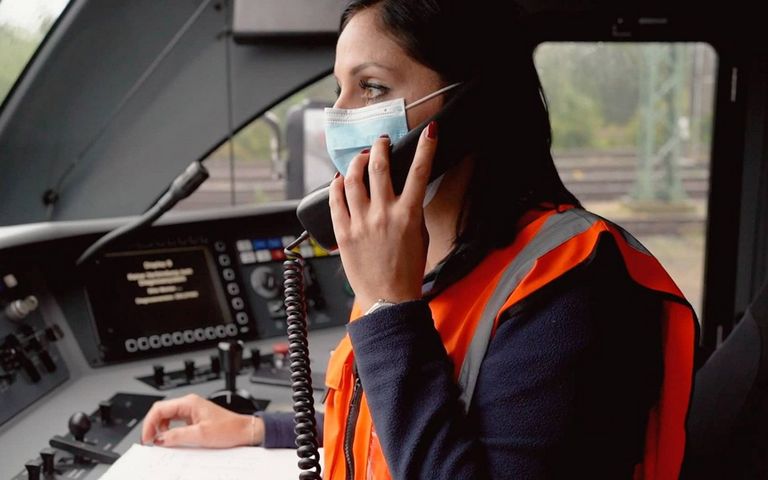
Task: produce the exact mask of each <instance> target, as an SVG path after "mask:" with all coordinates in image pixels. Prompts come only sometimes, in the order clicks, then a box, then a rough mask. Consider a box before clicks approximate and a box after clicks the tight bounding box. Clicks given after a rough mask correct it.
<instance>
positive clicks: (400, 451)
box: [262, 237, 662, 480]
mask: <svg viewBox="0 0 768 480" xmlns="http://www.w3.org/2000/svg"><path fill="white" fill-rule="evenodd" d="M441 275H442V273H441ZM660 315H661V301H660V299H659V297H658V296H657V295H655V294H653V293H652V292H649V291H647V290H645V289H643V288H641V287H639V286H637V285H636V284H634V283H633V282H631V281H630V280H629V277H628V274H627V272H626V269H625V267H624V264H623V261H622V259H621V256H620V254H619V252H618V249H617V248H616V245H615V243H614V242H613V239H611V238H610V237H604V238H603V239H602V240H601V241H600V243H599V246H598V248H597V250H596V254H595V255H593V258H592V260H591V262H589V263H588V264H587V265H584V266H581V267H578V268H576V269H575V270H573V271H571V272H569V273H568V274H566V275H564V276H563V277H561V278H560V279H559V280H557V281H556V282H553V283H552V284H550V285H547V286H546V287H544V288H543V289H542V290H540V291H538V292H537V293H536V294H534V295H533V296H532V297H530V298H529V299H528V300H526V301H525V302H523V303H521V304H519V305H516V306H514V307H513V308H512V309H510V311H507V312H505V316H504V320H503V321H502V323H501V324H500V325H499V327H498V329H497V331H496V334H495V336H494V337H493V339H492V340H491V342H490V345H489V350H488V352H487V355H486V357H485V360H484V361H483V365H482V368H481V369H480V374H479V378H478V381H477V386H476V390H475V394H474V397H473V400H472V405H471V407H470V410H469V413H468V414H465V413H464V411H463V410H462V407H461V405H460V404H459V402H458V394H459V392H458V387H457V386H456V385H455V383H454V381H453V372H454V366H453V365H452V364H451V361H450V359H449V358H448V356H447V354H446V352H445V349H444V347H443V345H442V342H441V340H440V337H439V335H438V333H437V331H436V330H435V328H434V325H433V322H432V318H431V313H430V310H429V307H428V304H427V303H426V301H423V300H420V301H414V302H409V303H404V304H400V305H397V306H394V307H390V308H386V309H382V310H379V311H377V312H375V313H373V314H371V315H367V316H364V317H362V318H360V319H358V320H356V321H355V322H352V323H350V324H349V325H348V327H347V330H348V332H349V335H350V339H351V341H352V345H353V350H354V352H355V358H356V361H357V366H358V371H359V375H360V379H361V382H362V385H363V389H364V391H365V394H366V397H367V400H368V405H369V407H370V410H371V415H372V418H373V421H374V424H375V425H376V431H377V434H378V436H379V440H380V441H381V444H382V448H383V451H384V454H385V456H386V458H387V462H388V465H389V467H390V471H391V473H392V476H393V478H395V479H413V478H424V479H427V478H428V479H451V480H455V479H464V478H467V479H469V478H472V479H484V478H493V479H499V478H510V479H538V478H579V477H581V476H582V475H583V476H584V477H585V478H591V479H595V478H610V479H630V478H631V477H632V471H633V466H634V465H635V464H636V463H638V462H639V461H641V460H642V455H643V446H644V433H645V426H646V421H647V416H648V410H649V408H650V407H651V406H652V404H653V403H654V400H655V399H656V398H657V396H658V393H659V388H660V384H661V377H662V353H661V336H660V335H661V334H660ZM262 416H263V418H264V420H265V426H266V433H265V446H266V447H292V446H293V433H292V428H293V422H292V414H290V413H288V414H275V413H264V414H262ZM319 421H320V422H321V423H322V416H320V418H319ZM337 441H342V439H338V440H337Z"/></svg>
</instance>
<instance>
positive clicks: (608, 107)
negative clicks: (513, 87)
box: [535, 43, 714, 151]
mask: <svg viewBox="0 0 768 480" xmlns="http://www.w3.org/2000/svg"><path fill="white" fill-rule="evenodd" d="M652 48H655V49H660V50H661V51H662V55H664V54H666V49H668V48H671V45H660V44H643V45H637V44H629V45H628V44H621V43H549V44H543V45H541V46H539V47H538V48H537V50H536V52H535V61H536V68H537V70H538V71H539V76H540V77H541V82H542V85H543V86H544V91H545V93H546V97H547V100H548V103H549V106H550V118H551V121H552V130H553V146H554V149H555V150H558V151H563V150H570V149H630V148H634V147H635V146H636V145H637V141H638V135H639V132H638V129H639V127H640V124H641V120H642V115H643V108H644V107H645V106H646V104H647V102H648V101H649V99H648V97H647V95H644V93H643V85H642V83H643V82H644V81H645V80H646V78H647V76H648V69H649V66H648V60H647V55H646V53H648V50H649V49H652ZM696 48H699V47H696V46H695V45H694V44H686V45H685V47H684V49H683V51H684V55H683V58H682V59H680V60H679V61H681V62H683V65H682V71H683V82H682V85H683V89H682V94H681V95H680V98H678V99H677V102H678V105H679V108H680V109H681V112H682V114H683V115H684V116H690V117H692V118H691V119H690V121H691V124H690V126H691V138H690V141H691V142H693V143H696V144H697V145H698V144H705V145H709V138H710V129H709V125H710V122H711V120H710V118H711V99H712V95H713V92H712V90H711V89H712V87H713V85H711V84H708V83H707V82H708V81H709V78H704V76H702V75H699V76H697V75H695V74H694V71H693V70H692V68H693V59H694V53H695V49H696ZM699 52H700V51H699ZM708 55H711V54H708ZM699 57H701V55H699ZM705 60H706V61H707V62H710V63H711V62H713V61H714V60H713V59H712V58H706V59H705ZM699 61H700V62H701V61H702V60H701V58H700V59H699ZM667 68H668V67H667ZM708 73H709V74H710V75H713V74H714V72H713V71H710V72H708ZM694 90H696V93H697V94H698V98H699V99H700V101H701V100H704V103H705V104H706V105H701V104H699V105H698V107H700V108H699V110H696V111H694V110H693V108H692V107H693V106H692V98H693V94H694ZM653 108H654V109H657V111H658V109H659V108H663V107H661V106H660V105H658V104H654V106H653Z"/></svg>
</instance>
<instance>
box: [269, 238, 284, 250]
mask: <svg viewBox="0 0 768 480" xmlns="http://www.w3.org/2000/svg"><path fill="white" fill-rule="evenodd" d="M267 248H269V249H273V248H283V240H282V239H280V238H268V239H267Z"/></svg>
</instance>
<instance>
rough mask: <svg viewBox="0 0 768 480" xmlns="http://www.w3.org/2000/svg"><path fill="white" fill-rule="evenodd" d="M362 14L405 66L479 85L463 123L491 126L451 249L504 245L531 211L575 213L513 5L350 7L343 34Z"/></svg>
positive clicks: (392, 1)
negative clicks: (372, 13)
mask: <svg viewBox="0 0 768 480" xmlns="http://www.w3.org/2000/svg"><path fill="white" fill-rule="evenodd" d="M368 8H376V9H377V10H378V12H379V17H378V18H379V19H380V21H381V25H382V27H383V29H384V31H386V32H388V33H389V34H390V35H391V36H392V38H393V39H394V40H395V41H396V42H397V43H398V44H400V46H401V47H402V48H403V49H404V50H405V51H406V52H407V53H408V54H409V56H410V57H411V58H413V59H414V60H416V61H417V62H419V63H421V64H423V65H425V66H427V67H429V68H430V69H432V70H434V71H435V72H437V73H438V74H439V75H440V76H441V78H442V80H443V81H444V82H445V83H446V84H447V83H453V82H466V81H469V80H471V79H475V80H477V79H479V81H480V84H481V85H482V87H481V88H480V91H481V94H480V95H479V98H480V100H479V101H478V102H477V116H478V118H470V119H467V121H469V122H485V123H487V126H486V125H484V126H483V129H484V130H485V131H487V137H486V139H485V141H484V142H482V145H480V146H478V147H477V149H476V150H477V151H476V152H475V166H474V172H473V176H472V179H471V180H470V183H469V187H468V189H467V198H466V199H465V200H466V201H465V202H464V209H463V211H462V212H461V217H460V219H459V220H460V221H459V231H458V232H457V237H456V242H455V245H456V246H458V245H462V244H463V245H467V246H470V247H473V249H478V250H479V251H481V252H485V251H487V250H488V249H492V248H498V247H503V246H506V245H508V244H509V243H510V242H512V240H513V239H514V237H515V233H516V225H517V223H518V220H519V219H520V218H521V216H522V215H523V214H524V213H525V212H527V211H529V210H530V209H532V208H536V207H541V206H544V205H562V204H572V205H577V206H579V205H580V204H579V202H578V200H577V199H576V198H575V197H574V196H573V194H571V193H570V192H569V191H568V190H567V189H566V188H565V186H564V185H563V183H562V181H561V180H560V176H559V175H558V173H557V170H556V168H555V165H554V162H553V161H552V155H551V152H550V150H551V144H552V130H551V126H550V123H549V113H548V111H547V105H546V100H545V97H544V92H543V90H542V88H541V82H540V80H539V76H538V74H537V72H536V68H535V66H534V63H533V48H532V44H530V43H529V42H528V41H527V40H526V39H525V35H524V34H523V32H522V30H523V29H522V28H521V27H520V25H519V20H520V18H521V13H522V12H521V10H520V9H519V7H517V6H516V5H514V3H513V2H510V1H507V2H492V1H491V0H485V1H483V0H352V1H351V2H349V3H348V5H347V7H346V9H345V10H344V13H343V14H342V18H341V28H340V30H343V29H344V27H345V26H346V24H347V22H349V20H350V19H351V18H352V17H353V16H354V15H355V14H356V13H358V12H360V11H361V10H364V9H368ZM502 72H511V74H507V73H502ZM510 75H511V76H510Z"/></svg>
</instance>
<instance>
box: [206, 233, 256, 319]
mask: <svg viewBox="0 0 768 480" xmlns="http://www.w3.org/2000/svg"><path fill="white" fill-rule="evenodd" d="M213 248H214V250H216V251H217V252H219V255H218V262H219V266H221V267H222V269H221V276H222V277H223V278H224V280H225V281H226V282H227V284H226V289H227V294H229V296H230V297H232V298H231V299H230V304H231V305H232V308H233V309H234V310H235V311H236V312H237V313H236V314H235V321H237V323H238V324H239V325H248V321H249V319H248V314H247V313H245V312H244V311H243V310H244V309H245V301H244V300H243V299H242V298H241V297H240V296H239V295H240V285H238V284H237V282H235V281H234V280H235V271H234V270H233V269H232V268H230V265H231V264H232V260H231V259H230V257H229V255H228V254H227V253H226V250H227V245H226V243H224V242H223V241H221V240H217V241H216V242H214V243H213ZM244 328H246V329H245V330H243V328H241V329H240V331H241V332H243V333H245V332H247V331H248V330H247V327H244Z"/></svg>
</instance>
